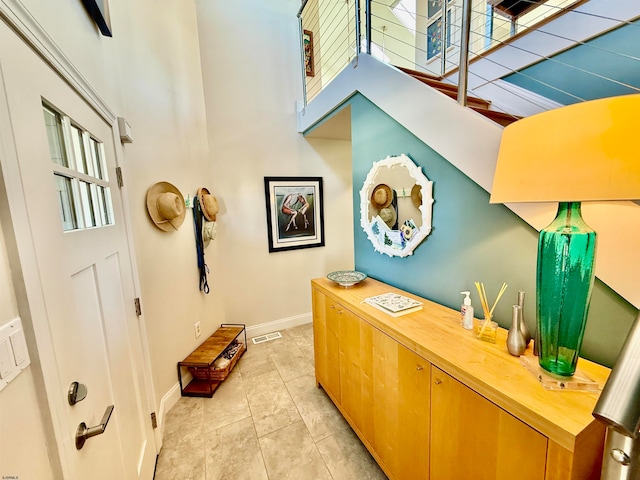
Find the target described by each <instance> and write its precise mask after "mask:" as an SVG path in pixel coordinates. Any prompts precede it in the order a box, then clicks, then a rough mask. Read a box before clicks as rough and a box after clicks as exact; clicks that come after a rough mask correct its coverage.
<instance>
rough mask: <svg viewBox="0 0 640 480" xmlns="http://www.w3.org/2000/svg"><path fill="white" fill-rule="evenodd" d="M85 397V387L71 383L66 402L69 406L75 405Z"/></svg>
mask: <svg viewBox="0 0 640 480" xmlns="http://www.w3.org/2000/svg"><path fill="white" fill-rule="evenodd" d="M86 397H87V386H86V385H85V384H83V383H79V382H71V385H69V393H68V394H67V400H69V405H75V404H76V403H78V402H81V401H82V400H84V399H85V398H86Z"/></svg>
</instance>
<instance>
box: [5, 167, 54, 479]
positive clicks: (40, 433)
mask: <svg viewBox="0 0 640 480" xmlns="http://www.w3.org/2000/svg"><path fill="white" fill-rule="evenodd" d="M0 177H1V176H0ZM0 190H1V189H0ZM0 208H3V205H0ZM3 213H4V212H3ZM3 216H4V215H3ZM18 315H19V311H18V302H17V300H16V296H15V292H14V284H13V279H12V278H11V268H10V267H9V258H8V254H7V248H6V244H5V240H4V234H3V228H2V224H0V326H2V325H4V324H6V323H8V322H9V321H11V320H13V319H14V318H15V317H17V316H18ZM33 360H34V359H33V358H32V361H33ZM35 384H36V382H35V381H34V367H33V366H29V367H27V368H26V369H25V370H23V371H22V372H21V373H20V374H19V375H18V376H17V377H16V378H15V379H14V380H13V381H12V382H10V383H9V384H8V385H7V386H6V387H5V388H4V389H3V390H2V391H0V477H8V476H10V475H14V476H16V477H18V476H20V477H22V478H39V479H42V480H48V479H50V478H53V476H52V473H51V468H50V466H49V458H48V456H47V446H46V438H45V429H44V425H43V423H42V413H41V409H40V406H39V404H38V397H37V392H36V388H35ZM21 440H27V441H28V445H29V448H27V444H26V443H24V442H23V441H21Z"/></svg>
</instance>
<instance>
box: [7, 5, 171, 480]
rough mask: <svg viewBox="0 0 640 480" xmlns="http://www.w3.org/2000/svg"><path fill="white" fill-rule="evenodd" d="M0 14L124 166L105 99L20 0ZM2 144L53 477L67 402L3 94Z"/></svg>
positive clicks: (10, 241) (61, 459)
mask: <svg viewBox="0 0 640 480" xmlns="http://www.w3.org/2000/svg"><path fill="white" fill-rule="evenodd" d="M0 17H2V18H3V19H4V20H5V22H6V23H7V24H8V25H9V26H10V27H11V28H13V29H14V30H15V31H17V32H18V33H19V34H20V36H21V37H22V38H23V39H24V40H25V41H26V42H27V44H29V45H30V46H31V47H32V48H33V49H34V50H35V51H36V52H37V53H38V55H39V56H40V57H42V59H43V60H44V61H45V62H47V63H48V64H49V65H50V66H51V67H52V68H53V70H54V71H55V72H56V73H57V74H58V75H59V76H60V77H61V78H63V79H64V80H65V81H66V82H67V83H68V84H69V85H70V86H71V88H72V89H73V90H74V91H75V92H76V93H77V94H78V95H80V96H81V97H82V98H83V99H84V100H85V101H86V102H87V103H88V104H89V105H90V106H91V107H92V108H93V109H94V110H95V112H96V113H97V114H98V115H99V116H100V117H102V119H103V120H104V121H105V122H106V123H107V124H108V125H110V126H111V129H112V132H113V141H114V145H115V154H116V158H115V162H116V165H118V166H122V165H123V164H124V163H125V162H124V152H123V149H122V144H121V142H120V138H119V133H118V124H117V115H116V114H115V113H114V112H113V110H112V109H111V108H110V107H109V105H108V104H107V103H106V102H105V101H104V100H103V99H102V98H101V96H100V95H99V94H98V92H97V91H96V90H95V89H94V88H93V86H92V85H91V84H90V83H89V82H88V81H87V79H86V78H84V76H83V75H82V74H81V73H80V71H79V70H78V69H77V68H76V67H75V66H74V65H73V63H72V62H71V61H70V60H69V59H68V58H67V57H66V55H65V54H64V52H63V51H62V50H61V49H60V48H59V47H58V46H57V44H55V42H54V41H53V40H52V39H51V37H50V36H49V35H48V34H47V32H46V31H45V30H44V29H43V28H42V27H41V26H40V24H39V23H38V22H37V21H36V19H35V18H34V17H33V16H32V15H31V13H30V12H29V11H28V10H27V9H26V8H25V7H24V5H23V4H22V3H21V2H20V1H19V0H0ZM0 68H1V65H0ZM4 91H5V90H4V83H3V80H2V75H1V71H0V92H4ZM0 149H1V150H0V159H4V161H2V168H1V169H0V198H2V200H6V201H7V202H8V205H9V209H6V210H3V211H2V213H3V215H4V216H3V218H1V219H0V220H2V222H3V227H4V226H5V225H6V227H5V228H6V234H7V235H6V236H7V249H8V250H9V253H10V254H11V256H14V258H17V262H18V263H19V266H20V268H19V269H16V270H15V272H16V274H18V275H20V276H21V278H17V279H16V278H15V276H14V283H15V290H16V296H17V298H18V304H19V308H20V314H21V317H22V319H23V325H24V329H25V333H26V335H27V337H31V339H33V340H34V341H35V347H36V351H33V350H30V354H31V355H32V367H34V377H35V379H36V381H37V382H39V383H40V385H41V386H42V387H43V389H44V392H42V393H43V394H44V395H42V396H41V404H40V408H41V409H42V411H43V412H45V415H46V416H47V417H48V420H49V423H47V424H45V425H44V430H45V432H46V434H47V436H48V437H49V444H50V445H49V448H50V449H51V456H50V458H51V461H52V465H51V467H52V470H53V475H54V477H58V476H60V477H63V478H64V472H66V471H68V470H69V466H70V465H72V462H71V459H70V458H66V457H65V452H64V449H61V448H59V446H60V445H62V444H63V441H62V437H64V436H67V435H68V432H67V430H68V425H66V424H65V423H64V422H63V419H64V418H65V413H64V412H65V410H64V409H65V408H66V405H65V404H64V402H63V400H64V399H62V398H60V397H59V385H60V383H59V381H58V374H57V370H56V367H55V365H56V362H55V353H54V348H53V342H52V339H51V334H50V332H49V329H48V324H46V322H38V321H36V322H34V321H33V319H34V318H36V319H38V318H47V315H46V308H45V303H44V298H43V294H42V290H41V287H40V280H39V274H38V268H37V264H36V255H35V248H34V244H33V241H32V239H33V235H32V231H31V228H30V226H29V223H28V221H27V220H26V219H27V218H28V216H27V201H26V199H27V195H26V192H24V190H23V187H22V184H21V182H19V181H9V182H8V183H7V182H4V179H9V180H13V179H19V178H20V172H19V171H18V168H17V166H18V159H17V156H16V147H15V144H14V141H13V137H12V135H11V123H10V119H9V117H8V108H7V105H6V99H5V98H4V95H0ZM3 190H4V191H3ZM118 194H119V195H121V197H122V204H123V213H124V219H125V230H126V236H127V244H128V248H129V254H130V258H131V263H132V265H131V270H132V272H133V286H134V293H135V296H136V297H140V291H141V289H140V280H139V274H138V270H137V268H136V265H137V261H136V257H135V249H134V243H133V237H132V234H131V232H132V230H133V228H132V222H131V215H130V213H129V212H130V210H129V207H130V202H129V199H128V196H127V194H126V190H125V189H124V187H123V188H122V189H120V192H119V193H118ZM18 242H19V243H20V249H19V250H18V248H17V243H18ZM13 267H14V266H13V265H12V268H13ZM16 280H17V281H16ZM138 321H139V328H140V336H141V342H142V349H143V351H142V355H143V357H144V364H143V365H141V367H142V368H144V370H145V372H144V377H145V384H144V385H143V386H142V387H143V388H145V390H146V392H147V398H148V399H149V403H151V404H150V405H148V406H147V407H148V412H149V414H151V412H157V405H156V399H155V393H154V392H155V390H154V386H153V379H152V375H151V371H152V369H151V360H150V358H151V357H150V354H149V345H148V337H147V333H146V332H147V328H146V321H145V318H144V315H141V316H140V317H138ZM32 346H34V345H32ZM54 392H55V394H54ZM160 430H161V429H160V428H156V429H155V430H154V436H155V451H156V453H158V452H159V451H160V447H161V446H162V432H161V431H160ZM67 453H71V452H67Z"/></svg>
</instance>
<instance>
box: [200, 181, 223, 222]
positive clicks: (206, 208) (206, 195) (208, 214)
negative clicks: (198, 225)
mask: <svg viewBox="0 0 640 480" xmlns="http://www.w3.org/2000/svg"><path fill="white" fill-rule="evenodd" d="M197 195H198V202H200V208H201V209H202V214H203V215H204V218H206V219H207V220H209V221H210V222H215V221H216V216H217V215H218V212H219V211H220V207H219V206H218V199H217V198H216V197H215V196H214V195H211V192H209V190H208V189H206V188H205V187H201V188H199V189H198V193H197Z"/></svg>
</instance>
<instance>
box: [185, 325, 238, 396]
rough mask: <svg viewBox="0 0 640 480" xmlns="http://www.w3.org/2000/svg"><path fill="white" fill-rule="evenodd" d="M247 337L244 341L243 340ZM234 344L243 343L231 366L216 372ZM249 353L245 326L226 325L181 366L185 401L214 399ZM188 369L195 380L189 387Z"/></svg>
mask: <svg viewBox="0 0 640 480" xmlns="http://www.w3.org/2000/svg"><path fill="white" fill-rule="evenodd" d="M241 336H243V337H244V340H243V339H242V338H239V337H241ZM234 341H237V342H238V343H240V348H239V349H238V350H237V351H236V352H235V354H234V355H233V357H232V358H231V359H230V363H229V364H228V365H227V366H226V367H225V368H221V369H215V368H214V362H215V361H216V360H217V359H218V358H220V357H221V356H222V354H223V353H224V351H225V350H226V348H227V347H228V346H229V345H231V344H233V343H234ZM246 350H247V331H246V328H245V325H238V324H222V325H220V328H218V329H217V330H216V331H215V332H214V333H213V335H211V336H210V337H209V338H207V339H206V340H205V341H204V342H202V344H200V346H199V347H198V348H196V349H195V350H194V351H193V352H191V353H190V354H189V356H187V357H186V358H185V359H184V360H182V361H181V362H178V380H179V382H180V393H181V395H182V396H183V397H209V398H211V397H212V396H213V393H214V392H215V391H216V389H217V388H218V386H219V385H220V384H221V383H222V382H223V381H224V379H225V378H227V376H228V375H229V373H231V370H233V367H234V366H235V364H236V363H237V362H238V360H239V358H240V357H241V356H242V355H243V354H244V352H245V351H246ZM185 369H186V370H187V371H188V372H189V374H190V376H191V379H190V380H187V382H188V383H186V385H185V379H184V378H183V377H184V374H185Z"/></svg>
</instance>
